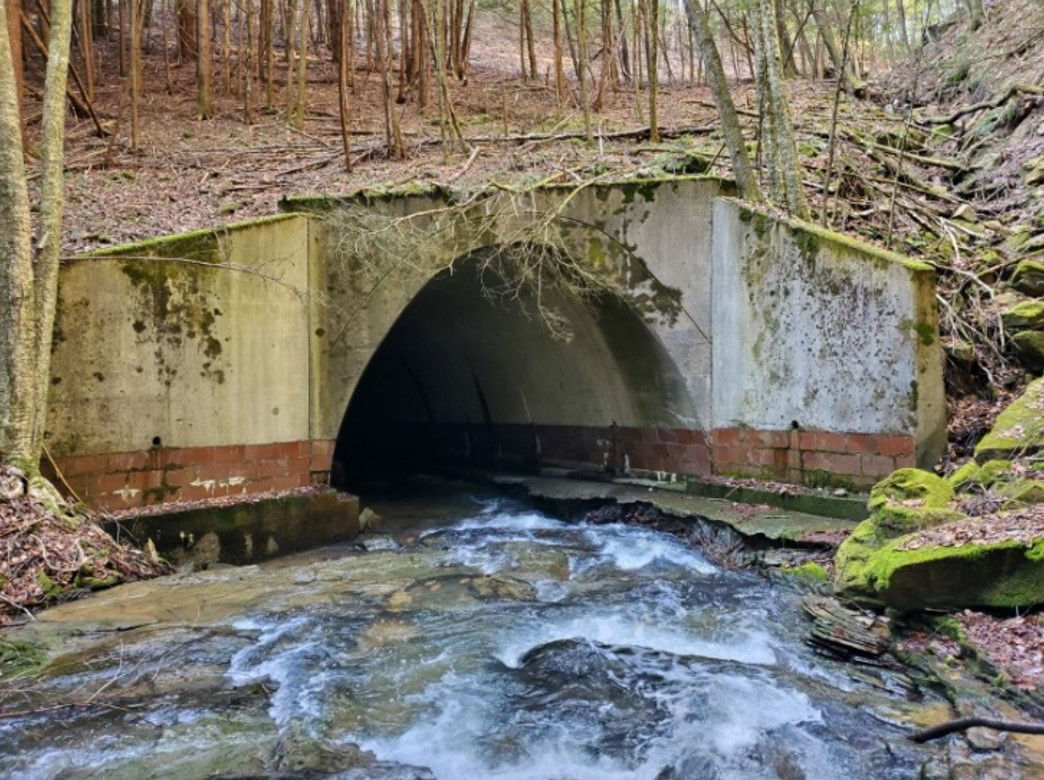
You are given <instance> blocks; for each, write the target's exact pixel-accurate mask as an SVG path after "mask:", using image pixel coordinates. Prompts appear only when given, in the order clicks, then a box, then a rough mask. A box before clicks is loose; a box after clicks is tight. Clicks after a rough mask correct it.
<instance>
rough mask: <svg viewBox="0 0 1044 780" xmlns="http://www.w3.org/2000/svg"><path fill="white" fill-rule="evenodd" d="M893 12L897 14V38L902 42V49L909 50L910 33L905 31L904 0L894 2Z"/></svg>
mask: <svg viewBox="0 0 1044 780" xmlns="http://www.w3.org/2000/svg"><path fill="white" fill-rule="evenodd" d="M895 10H896V11H897V12H898V14H899V37H900V39H901V40H902V42H903V48H905V49H906V50H909V49H910V32H909V31H908V30H907V29H906V5H905V0H895Z"/></svg>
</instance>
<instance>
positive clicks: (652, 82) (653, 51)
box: [644, 0, 660, 143]
mask: <svg viewBox="0 0 1044 780" xmlns="http://www.w3.org/2000/svg"><path fill="white" fill-rule="evenodd" d="M644 2H646V3H648V5H647V8H648V19H647V24H648V28H647V29H648V34H647V35H646V38H645V58H646V61H647V65H646V69H647V70H648V71H649V140H650V141H652V142H653V143H659V141H660V124H659V120H658V118H657V116H656V97H657V94H658V93H659V88H660V71H659V68H658V67H657V63H656V60H657V58H658V57H659V38H660V36H659V29H660V0H644Z"/></svg>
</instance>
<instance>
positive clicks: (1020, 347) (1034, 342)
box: [1011, 330, 1044, 373]
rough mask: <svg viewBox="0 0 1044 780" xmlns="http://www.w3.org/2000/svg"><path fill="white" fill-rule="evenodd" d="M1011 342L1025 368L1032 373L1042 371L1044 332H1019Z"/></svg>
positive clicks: (1043, 362)
mask: <svg viewBox="0 0 1044 780" xmlns="http://www.w3.org/2000/svg"><path fill="white" fill-rule="evenodd" d="M1011 340H1012V342H1013V343H1014V344H1015V351H1016V352H1017V353H1018V355H1019V360H1020V361H1021V362H1022V364H1023V365H1024V366H1025V367H1026V368H1028V369H1029V370H1030V371H1033V372H1034V373H1040V372H1041V371H1044V331H1039V330H1020V331H1019V332H1018V333H1016V334H1015V335H1014V336H1012V337H1011Z"/></svg>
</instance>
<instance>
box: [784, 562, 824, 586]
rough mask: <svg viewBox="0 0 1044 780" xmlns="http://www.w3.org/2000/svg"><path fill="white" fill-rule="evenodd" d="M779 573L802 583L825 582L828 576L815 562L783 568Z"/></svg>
mask: <svg viewBox="0 0 1044 780" xmlns="http://www.w3.org/2000/svg"><path fill="white" fill-rule="evenodd" d="M780 572H781V573H783V574H786V575H787V576H788V577H794V578H795V579H798V580H801V581H802V582H809V583H812V582H826V581H827V580H829V579H830V574H829V573H828V572H827V570H826V569H824V568H823V567H822V566H820V565H819V564H818V563H816V562H815V561H806V562H805V563H801V564H798V565H797V566H784V567H783V568H782V569H780Z"/></svg>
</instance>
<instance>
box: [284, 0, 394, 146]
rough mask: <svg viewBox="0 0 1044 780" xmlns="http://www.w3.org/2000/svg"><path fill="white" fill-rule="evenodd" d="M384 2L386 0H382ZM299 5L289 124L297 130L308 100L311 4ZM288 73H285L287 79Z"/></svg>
mask: <svg viewBox="0 0 1044 780" xmlns="http://www.w3.org/2000/svg"><path fill="white" fill-rule="evenodd" d="M384 1H385V2H386V0H384ZM299 5H300V6H301V29H300V36H301V37H300V39H299V40H300V43H299V44H298V47H297V87H296V89H295V90H294V95H295V99H294V111H293V116H292V117H291V120H290V124H292V125H293V126H294V127H296V128H297V129H298V130H300V129H302V128H303V127H304V120H305V107H306V106H305V104H306V103H307V100H308V36H309V33H310V32H311V29H312V23H311V12H310V9H311V7H312V6H311V4H310V3H309V2H308V0H299ZM289 78H290V73H289V72H288V73H287V79H288V80H289Z"/></svg>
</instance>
